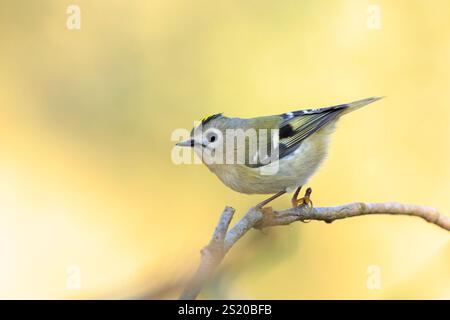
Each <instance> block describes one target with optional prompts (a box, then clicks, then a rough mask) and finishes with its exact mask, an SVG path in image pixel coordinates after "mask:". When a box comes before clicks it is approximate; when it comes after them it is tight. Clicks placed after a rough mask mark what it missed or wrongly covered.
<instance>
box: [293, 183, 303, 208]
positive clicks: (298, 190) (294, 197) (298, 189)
mask: <svg viewBox="0 0 450 320" xmlns="http://www.w3.org/2000/svg"><path fill="white" fill-rule="evenodd" d="M300 190H302V186H300V187H298V188H297V190H295V192H294V194H293V195H292V199H291V203H292V208H295V207H297V206H298V199H297V197H298V194H299V193H300Z"/></svg>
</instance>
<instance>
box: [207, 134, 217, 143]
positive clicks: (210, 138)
mask: <svg viewBox="0 0 450 320" xmlns="http://www.w3.org/2000/svg"><path fill="white" fill-rule="evenodd" d="M216 139H217V136H216V135H215V134H214V133H213V134H211V135H209V137H208V141H209V142H214V141H216Z"/></svg>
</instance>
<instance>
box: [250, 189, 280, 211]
mask: <svg viewBox="0 0 450 320" xmlns="http://www.w3.org/2000/svg"><path fill="white" fill-rule="evenodd" d="M285 193H286V191H280V192H278V193H277V194H274V195H273V196H271V197H270V198H268V199H266V200H264V201H263V202H260V203H258V204H257V205H256V208H257V209H261V208H262V207H264V206H265V205H266V204H268V203H269V202H271V201H273V200H275V199H276V198H278V197H280V196H282V195H283V194H285Z"/></svg>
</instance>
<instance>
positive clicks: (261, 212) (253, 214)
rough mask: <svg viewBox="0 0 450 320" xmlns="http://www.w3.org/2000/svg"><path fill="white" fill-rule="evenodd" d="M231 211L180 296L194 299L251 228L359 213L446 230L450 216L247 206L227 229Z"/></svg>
mask: <svg viewBox="0 0 450 320" xmlns="http://www.w3.org/2000/svg"><path fill="white" fill-rule="evenodd" d="M233 214H234V209H233V208H231V207H226V208H225V209H224V211H223V213H222V215H221V217H220V220H219V223H218V225H217V227H216V230H215V231H214V235H213V238H212V239H211V241H210V243H209V244H208V245H207V246H206V247H205V248H204V249H203V250H202V258H201V261H200V265H199V267H198V269H197V272H196V273H195V275H194V276H193V278H192V280H191V281H190V282H189V283H188V285H187V288H186V289H185V290H184V292H183V293H182V294H181V296H180V299H183V300H186V299H188V300H189V299H195V298H196V297H197V296H198V294H199V293H200V291H201V289H202V287H203V286H204V284H205V282H207V281H208V280H209V279H210V278H211V277H212V275H213V273H214V270H215V269H216V268H217V266H218V265H219V264H220V262H221V261H222V259H223V258H224V256H225V254H226V253H227V252H228V251H229V250H230V249H231V247H232V246H233V245H234V244H235V243H236V242H237V241H238V240H239V239H240V238H241V237H242V236H243V235H244V234H246V233H247V232H248V231H249V230H250V229H252V228H257V229H262V228H267V227H273V226H282V225H288V224H291V223H293V222H296V221H302V222H304V221H306V220H318V221H325V222H327V223H331V222H333V221H334V220H339V219H345V218H351V217H357V216H363V215H372V214H390V215H407V216H415V217H420V218H422V219H424V220H426V221H428V222H430V223H433V224H435V225H437V226H439V227H441V228H442V229H445V230H447V231H450V217H447V216H443V215H441V214H440V213H439V212H438V211H437V210H436V209H435V208H432V207H425V206H417V205H409V204H401V203H397V202H387V203H363V202H355V203H350V204H346V205H341V206H335V207H321V208H311V207H309V206H306V205H302V206H299V207H296V208H290V209H286V210H282V211H274V210H272V208H263V209H257V208H251V209H250V210H249V211H248V212H247V213H246V214H245V215H244V217H242V219H241V220H239V222H237V223H236V224H235V225H234V227H233V228H232V229H231V230H230V231H228V227H229V225H230V222H231V219H232V218H233Z"/></svg>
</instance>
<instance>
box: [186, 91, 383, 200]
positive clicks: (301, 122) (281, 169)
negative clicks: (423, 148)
mask: <svg viewBox="0 0 450 320" xmlns="http://www.w3.org/2000/svg"><path fill="white" fill-rule="evenodd" d="M381 98H382V97H371V98H367V99H363V100H359V101H355V102H351V103H346V104H340V105H336V106H332V107H326V108H320V109H307V110H298V111H292V112H287V113H283V114H279V115H273V116H263V117H256V118H250V119H241V118H229V117H226V116H224V115H223V114H222V113H219V114H214V115H211V116H208V117H205V118H203V119H202V121H201V123H200V124H199V125H198V126H196V127H195V128H194V129H192V131H191V135H190V138H189V139H188V140H185V141H182V142H178V143H177V146H181V147H193V148H194V150H195V152H196V153H197V154H198V155H199V156H200V157H201V158H202V160H203V163H205V164H206V166H207V167H208V168H209V169H210V170H211V171H212V172H213V173H215V174H216V175H217V177H218V178H219V179H220V180H221V181H222V182H223V183H224V184H225V185H226V186H228V187H229V188H231V189H233V190H235V191H237V192H241V193H246V194H274V195H273V196H271V197H270V198H268V199H266V200H264V201H263V202H261V203H259V204H258V205H257V207H260V208H262V207H263V206H265V205H266V204H267V203H269V202H270V201H272V200H274V199H276V198H278V197H279V196H281V195H283V194H284V193H286V192H292V191H294V190H295V192H294V195H293V197H292V200H291V203H292V206H293V207H296V206H298V205H304V204H308V205H310V206H312V202H311V199H310V194H311V189H310V188H308V190H307V191H306V194H305V197H303V198H301V199H297V197H298V194H299V192H300V190H301V188H302V186H303V185H305V184H306V183H307V181H308V180H309V178H310V177H311V176H312V175H313V174H314V173H315V172H316V171H317V169H318V168H319V166H320V164H321V163H322V162H323V160H324V159H325V157H326V155H327V151H328V145H329V137H330V134H331V133H332V132H333V131H334V129H335V124H336V122H337V121H338V119H339V118H340V117H341V116H342V115H344V114H346V113H349V112H352V111H355V110H357V109H359V108H361V107H363V106H365V105H367V104H369V103H372V102H375V101H377V100H379V99H381ZM230 132H231V134H230ZM252 132H255V134H253V135H252ZM261 132H263V134H261ZM233 133H234V134H235V135H232V134H233ZM236 133H239V134H242V133H245V135H244V138H245V139H244V140H243V139H241V140H240V143H239V142H238V143H235V142H236V140H239V139H238V138H236V136H237V134H236ZM252 137H253V138H255V137H256V147H255V146H253V147H252V146H251V142H252V141H251V140H252V139H251V138H252ZM254 140H255V139H254ZM231 142H233V143H231ZM243 142H244V143H243ZM230 145H231V147H230V148H228V147H229V146H230ZM261 149H263V150H265V151H266V152H265V153H263V152H261ZM267 150H271V151H273V152H272V153H276V157H273V156H272V155H271V156H268V155H267ZM205 154H207V155H208V156H209V159H208V158H205ZM242 155H243V156H242ZM239 156H240V158H239ZM211 159H212V160H211ZM229 159H232V161H228V160H229ZM239 159H240V160H241V161H237V160H239ZM214 160H215V161H214Z"/></svg>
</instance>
